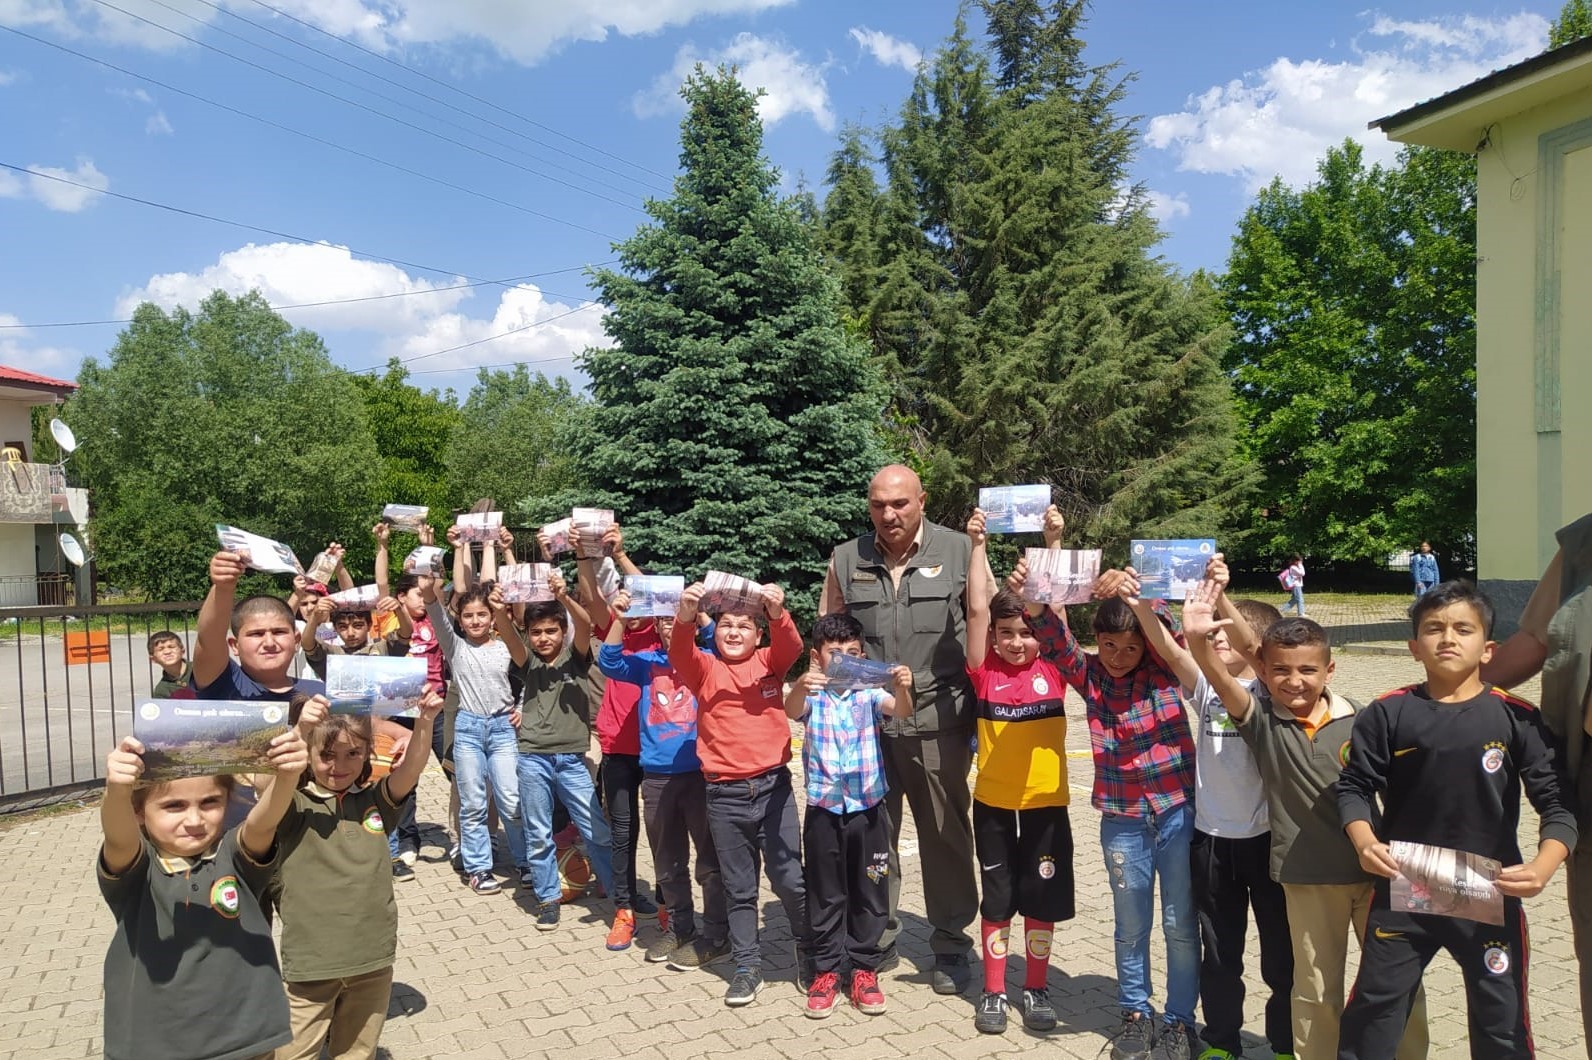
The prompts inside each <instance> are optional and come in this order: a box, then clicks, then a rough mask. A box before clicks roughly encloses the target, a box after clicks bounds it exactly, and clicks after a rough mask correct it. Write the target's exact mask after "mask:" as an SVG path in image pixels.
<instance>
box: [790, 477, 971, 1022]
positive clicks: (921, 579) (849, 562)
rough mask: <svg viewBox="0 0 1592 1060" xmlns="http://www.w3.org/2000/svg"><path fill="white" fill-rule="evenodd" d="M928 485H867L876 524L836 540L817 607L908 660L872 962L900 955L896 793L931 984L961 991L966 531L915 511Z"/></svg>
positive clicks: (891, 657)
mask: <svg viewBox="0 0 1592 1060" xmlns="http://www.w3.org/2000/svg"><path fill="white" fill-rule="evenodd" d="M926 499H927V494H925V493H924V492H923V483H922V482H920V481H919V479H918V476H917V475H916V474H915V473H914V472H913V471H912V469H911V468H908V467H902V466H901V465H899V464H896V465H892V466H890V467H887V468H884V469H883V470H882V471H880V472H879V473H878V474H877V475H875V476H874V477H873V481H872V482H870V483H869V485H868V513H869V517H870V518H871V519H872V520H873V528H874V532H873V533H872V534H864V535H863V536H862V537H859V538H856V539H854V540H852V541H847V542H845V543H843V544H841V545H838V546H836V548H835V551H834V555H833V556H832V557H831V559H830V561H829V574H828V576H827V578H826V579H825V581H824V595H823V599H822V600H821V601H820V602H819V614H821V615H823V614H829V613H830V612H833V611H844V612H846V613H848V614H850V615H851V616H852V617H854V618H856V619H857V620H858V621H859V622H861V623H862V628H863V631H864V635H865V638H866V643H865V647H866V649H867V652H868V656H869V657H870V658H872V659H878V660H882V661H885V662H892V663H900V664H902V665H905V666H907V667H910V668H911V670H912V680H913V689H912V698H913V703H914V708H915V709H914V711H913V713H912V715H911V716H910V717H906V718H891V719H887V720H886V722H885V725H884V735H885V739H884V741H883V747H884V772H885V779H886V780H887V781H888V783H889V786H890V791H889V795H888V796H887V797H886V803H887V806H888V808H889V813H890V822H891V829H892V831H891V843H890V846H891V850H890V919H889V922H888V924H887V926H886V928H885V934H884V938H883V940H882V941H881V945H882V946H883V947H884V951H885V956H884V963H882V964H881V965H880V968H881V970H883V969H884V968H885V967H888V966H890V965H892V964H894V962H895V961H896V960H897V959H898V958H897V956H896V948H895V946H896V937H897V936H898V935H899V934H900V931H901V921H900V918H899V916H898V914H897V908H898V905H899V902H900V898H901V859H900V856H899V853H898V851H899V849H900V839H901V802H902V799H903V798H905V800H906V802H907V803H908V804H909V805H910V806H911V807H912V816H913V818H914V819H915V820H916V821H917V825H918V856H919V858H920V859H921V861H922V871H923V900H924V905H925V906H926V907H927V912H928V919H929V923H930V924H931V925H933V927H934V934H933V936H932V937H931V938H930V946H931V948H932V949H933V951H934V969H933V972H932V973H931V978H932V983H933V986H934V990H935V992H937V993H941V994H958V993H961V992H962V991H963V990H966V989H967V986H968V983H969V981H970V980H971V971H970V968H969V964H968V953H969V950H970V949H971V947H972V939H971V938H970V937H969V936H968V932H967V929H968V926H969V925H971V924H972V922H973V918H974V916H976V915H977V913H978V887H977V884H976V883H975V881H974V878H973V827H972V821H971V817H970V808H971V794H970V792H969V790H968V786H967V775H968V770H969V768H970V767H971V765H972V736H973V726H974V704H973V694H972V688H971V686H970V685H969V683H968V679H967V671H966V628H967V627H966V601H965V593H966V589H967V564H968V559H969V557H970V556H971V555H972V546H971V544H970V543H969V541H968V537H967V535H966V534H963V533H960V532H958V531H956V530H950V529H947V528H946V527H943V526H939V525H938V524H935V523H931V522H927V521H925V520H924V518H923V503H924V501H925V500H926Z"/></svg>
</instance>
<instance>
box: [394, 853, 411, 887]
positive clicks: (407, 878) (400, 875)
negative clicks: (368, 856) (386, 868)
mask: <svg viewBox="0 0 1592 1060" xmlns="http://www.w3.org/2000/svg"><path fill="white" fill-rule="evenodd" d="M414 878H415V870H414V869H412V868H410V867H409V866H408V865H406V864H405V863H404V862H403V860H402V859H400V858H393V861H392V882H394V883H410V882H412V881H413V880H414Z"/></svg>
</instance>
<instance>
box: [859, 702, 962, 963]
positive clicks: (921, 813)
mask: <svg viewBox="0 0 1592 1060" xmlns="http://www.w3.org/2000/svg"><path fill="white" fill-rule="evenodd" d="M972 735H973V734H972V731H971V730H970V729H956V730H954V731H951V732H932V733H924V734H921V735H916V736H890V735H886V736H885V737H884V738H883V739H882V740H880V741H879V745H880V749H881V750H882V751H883V752H884V776H885V780H886V782H887V783H888V784H889V794H887V795H886V796H885V809H886V810H887V811H888V812H889V814H890V820H891V825H890V830H891V831H890V922H889V923H888V924H887V925H886V926H885V937H884V942H883V945H884V946H886V947H889V946H893V945H895V941H896V937H897V936H898V935H899V934H900V933H901V918H900V917H899V916H898V915H897V910H898V909H899V908H900V904H901V858H900V856H899V850H900V841H901V809H902V807H901V804H902V802H903V800H904V801H905V802H906V804H907V805H908V806H910V807H912V819H913V820H914V821H915V822H917V829H918V871H919V872H921V873H922V874H923V906H924V912H925V913H926V914H927V916H928V921H929V923H930V924H931V925H932V926H933V928H934V932H933V934H931V935H930V936H929V949H930V950H932V951H933V953H934V955H935V956H936V957H951V956H955V957H965V956H966V955H967V953H968V951H969V950H971V949H972V947H973V939H972V937H971V936H970V935H968V933H967V929H968V927H969V925H971V924H972V923H973V918H974V917H976V916H977V915H978V884H977V882H976V881H975V879H974V876H973V822H972V815H971V811H972V805H973V793H972V791H971V790H970V789H969V788H968V786H967V773H968V770H969V769H971V768H972V765H973V749H972V745H971V743H970V740H971V738H972Z"/></svg>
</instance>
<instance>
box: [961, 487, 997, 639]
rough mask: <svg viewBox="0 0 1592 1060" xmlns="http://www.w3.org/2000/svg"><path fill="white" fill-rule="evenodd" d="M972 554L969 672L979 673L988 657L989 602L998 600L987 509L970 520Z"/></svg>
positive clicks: (969, 564) (969, 568) (976, 510)
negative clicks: (985, 525) (991, 575)
mask: <svg viewBox="0 0 1592 1060" xmlns="http://www.w3.org/2000/svg"><path fill="white" fill-rule="evenodd" d="M967 536H968V537H969V538H970V539H971V540H972V542H973V554H972V556H971V557H970V558H969V559H968V561H967V650H966V658H967V668H968V669H969V670H977V669H978V668H979V667H980V666H983V665H984V659H985V658H986V657H987V656H988V655H989V624H990V620H989V612H990V601H991V600H993V599H994V598H995V594H994V592H992V591H991V590H992V589H993V588H994V587H993V585H992V584H991V581H992V579H991V577H990V569H989V534H988V533H986V532H985V530H984V509H982V508H974V509H973V514H972V515H971V516H970V517H968V520H967Z"/></svg>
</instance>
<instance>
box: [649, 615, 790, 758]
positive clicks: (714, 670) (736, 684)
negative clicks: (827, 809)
mask: <svg viewBox="0 0 1592 1060" xmlns="http://www.w3.org/2000/svg"><path fill="white" fill-rule="evenodd" d="M768 634H769V646H768V647H766V648H759V649H758V650H757V651H755V652H753V653H752V654H751V655H750V656H748V657H747V658H745V659H743V660H741V661H740V662H736V663H732V662H726V661H725V660H723V659H720V658H719V657H718V656H716V655H710V654H708V653H707V652H705V651H703V650H702V649H701V648H698V647H697V646H696V623H694V622H676V623H675V624H674V629H673V631H672V632H671V633H670V636H669V665H670V666H673V667H674V669H675V672H676V673H678V674H679V675H680V677H681V679H683V680H684V681H685V683H686V686H687V687H688V688H690V689H691V691H692V692H694V693H696V697H697V757H699V758H700V759H701V760H702V775H703V776H704V777H706V778H707V779H708V780H710V781H716V780H745V779H746V778H747V777H755V776H757V775H758V774H759V773H767V772H768V771H769V770H770V769H774V768H777V767H779V766H782V765H784V764H785V763H786V762H789V761H790V720H789V719H788V718H786V716H785V673H786V671H787V670H789V669H790V668H791V667H792V666H793V665H794V664H795V662H796V660H797V659H799V658H801V654H802V635H801V634H800V633H798V632H797V631H796V623H795V622H793V621H791V617H790V612H788V611H783V612H781V613H780V616H779V618H777V619H775V620H773V621H772V622H770V623H769V631H768Z"/></svg>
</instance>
